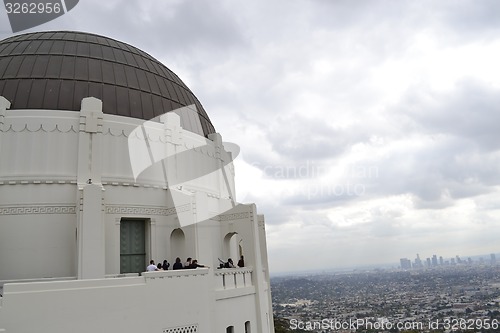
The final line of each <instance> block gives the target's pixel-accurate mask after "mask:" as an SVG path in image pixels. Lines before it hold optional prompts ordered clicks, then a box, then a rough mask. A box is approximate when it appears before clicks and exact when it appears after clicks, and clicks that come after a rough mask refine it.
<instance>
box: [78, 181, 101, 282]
mask: <svg viewBox="0 0 500 333" xmlns="http://www.w3.org/2000/svg"><path fill="white" fill-rule="evenodd" d="M79 192H80V210H79V214H78V215H79V216H78V238H77V240H78V278H79V279H101V278H104V275H105V250H104V223H103V220H104V218H103V217H104V216H103V215H104V211H103V206H104V205H103V202H102V201H103V199H102V197H103V194H102V193H103V188H102V186H101V185H98V184H86V185H84V186H83V187H79Z"/></svg>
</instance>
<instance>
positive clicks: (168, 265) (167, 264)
mask: <svg viewBox="0 0 500 333" xmlns="http://www.w3.org/2000/svg"><path fill="white" fill-rule="evenodd" d="M169 267H170V264H169V263H168V261H167V259H165V260H163V266H162V267H161V268H163V270H164V271H168V268H169Z"/></svg>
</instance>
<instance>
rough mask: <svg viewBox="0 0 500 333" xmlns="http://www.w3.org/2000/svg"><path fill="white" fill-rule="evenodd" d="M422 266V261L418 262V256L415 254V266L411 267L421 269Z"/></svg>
mask: <svg viewBox="0 0 500 333" xmlns="http://www.w3.org/2000/svg"><path fill="white" fill-rule="evenodd" d="M422 266H423V265H422V260H420V255H419V254H418V253H417V258H415V264H414V265H413V267H415V268H421V267H422Z"/></svg>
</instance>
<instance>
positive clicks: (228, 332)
mask: <svg viewBox="0 0 500 333" xmlns="http://www.w3.org/2000/svg"><path fill="white" fill-rule="evenodd" d="M226 333H234V326H228V327H226Z"/></svg>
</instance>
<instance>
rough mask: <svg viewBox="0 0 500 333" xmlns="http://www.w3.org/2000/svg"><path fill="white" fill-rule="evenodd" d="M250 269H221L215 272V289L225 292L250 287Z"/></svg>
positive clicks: (251, 270)
mask: <svg viewBox="0 0 500 333" xmlns="http://www.w3.org/2000/svg"><path fill="white" fill-rule="evenodd" d="M252 272H253V269H252V268H251V267H243V268H221V269H218V270H217V271H215V273H214V275H215V281H216V282H215V289H216V290H227V289H235V288H245V287H251V286H252Z"/></svg>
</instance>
